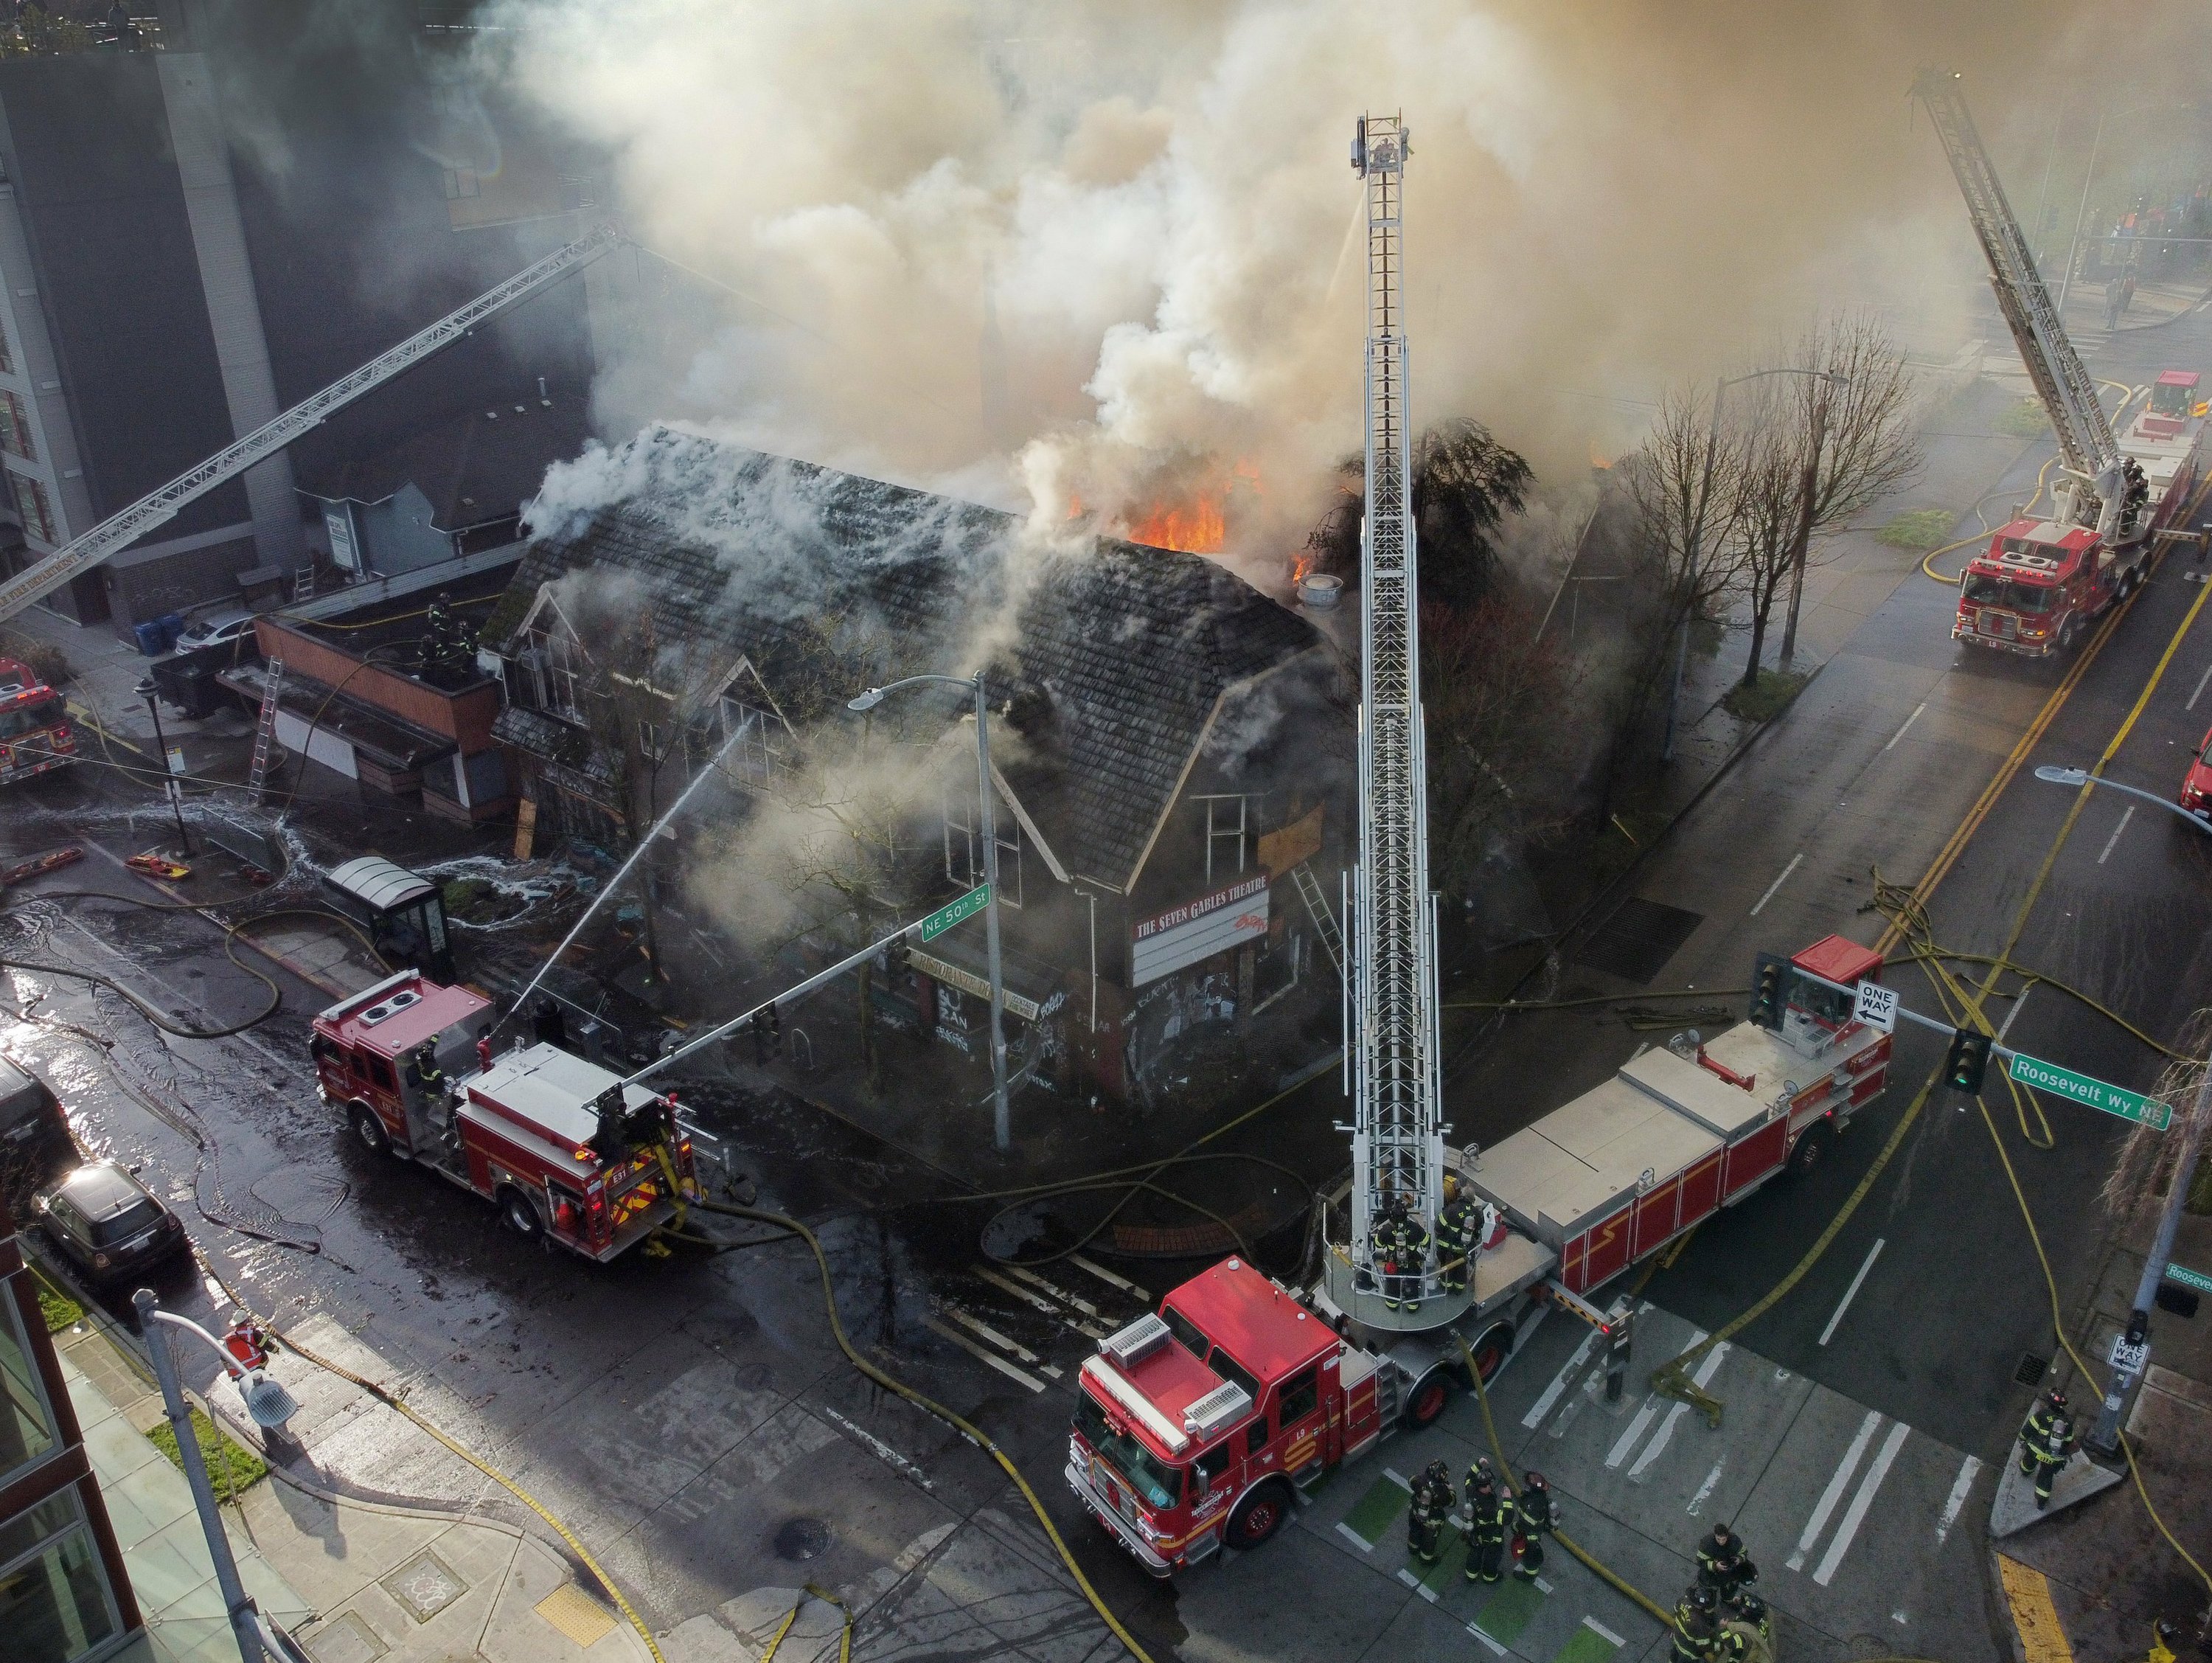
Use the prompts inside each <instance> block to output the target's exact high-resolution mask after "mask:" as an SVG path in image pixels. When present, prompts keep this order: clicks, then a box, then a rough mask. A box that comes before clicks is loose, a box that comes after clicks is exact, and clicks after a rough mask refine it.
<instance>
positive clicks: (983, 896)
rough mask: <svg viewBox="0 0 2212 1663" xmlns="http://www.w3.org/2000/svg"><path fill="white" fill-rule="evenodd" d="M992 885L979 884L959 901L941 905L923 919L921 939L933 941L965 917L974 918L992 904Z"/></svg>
mask: <svg viewBox="0 0 2212 1663" xmlns="http://www.w3.org/2000/svg"><path fill="white" fill-rule="evenodd" d="M990 899H991V886H990V885H988V884H977V885H976V886H975V888H973V889H971V890H969V892H967V893H966V894H965V895H963V896H962V897H961V898H960V899H958V900H957V901H951V902H948V903H946V904H945V905H943V906H940V907H939V908H938V909H937V911H934V912H933V913H931V914H930V915H929V916H928V917H927V918H924V919H923V920H922V921H921V939H922V940H923V941H935V940H936V939H937V938H938V937H939V936H940V935H943V934H945V931H946V930H948V929H951V928H952V926H953V925H955V924H957V923H959V922H960V921H961V920H962V919H963V918H972V917H975V915H976V914H977V913H978V912H981V911H982V910H983V909H984V907H986V906H987V905H989V904H990Z"/></svg>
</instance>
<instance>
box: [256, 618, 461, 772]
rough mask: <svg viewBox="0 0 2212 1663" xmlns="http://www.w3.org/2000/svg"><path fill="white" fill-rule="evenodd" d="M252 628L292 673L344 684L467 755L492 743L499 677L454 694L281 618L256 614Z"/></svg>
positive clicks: (266, 652) (353, 694) (266, 651)
mask: <svg viewBox="0 0 2212 1663" xmlns="http://www.w3.org/2000/svg"><path fill="white" fill-rule="evenodd" d="M253 629H254V633H255V635H256V636H257V637H258V638H259V643H260V648H261V653H262V656H263V657H264V658H281V659H283V661H284V668H285V670H286V671H287V672H288V673H297V674H300V675H304V676H312V677H313V679H315V680H317V681H319V682H322V683H324V684H325V685H329V686H332V687H336V686H338V685H341V684H343V686H344V688H345V693H346V697H349V698H352V699H358V700H359V701H360V702H361V703H362V704H368V705H371V706H373V707H374V708H375V709H377V710H384V711H386V712H389V713H390V714H391V715H392V716H398V717H399V718H400V719H401V720H402V721H404V722H413V723H414V724H415V725H416V727H417V728H428V729H429V730H430V731H431V732H432V733H434V734H444V735H445V736H446V737H447V738H448V739H450V740H453V742H454V744H456V745H458V746H459V747H460V750H461V753H462V754H463V755H464V756H474V755H475V754H476V753H477V752H479V751H482V750H485V749H487V748H488V747H489V746H490V744H491V742H492V739H491V724H492V719H493V718H494V717H495V716H498V715H499V684H498V683H497V682H495V681H482V682H478V683H477V685H474V686H472V687H464V688H462V689H461V690H460V691H459V692H450V693H449V692H447V691H445V690H444V689H442V688H439V687H430V686H426V685H423V684H422V682H419V681H417V680H416V679H414V678H412V677H411V676H406V675H402V674H400V673H398V671H396V670H387V669H386V668H385V667H383V666H381V665H378V664H368V665H364V664H363V663H362V661H361V660H360V659H358V658H356V657H355V656H354V655H352V654H351V653H349V652H345V651H343V650H342V649H339V648H337V647H333V646H331V645H330V644H329V643H327V642H324V641H319V640H317V639H315V637H313V636H309V635H303V634H301V632H300V631H299V630H295V629H291V628H289V627H288V626H287V625H286V624H284V623H283V622H282V621H281V620H279V619H277V618H256V619H255V620H254V621H253ZM349 678H350V679H349Z"/></svg>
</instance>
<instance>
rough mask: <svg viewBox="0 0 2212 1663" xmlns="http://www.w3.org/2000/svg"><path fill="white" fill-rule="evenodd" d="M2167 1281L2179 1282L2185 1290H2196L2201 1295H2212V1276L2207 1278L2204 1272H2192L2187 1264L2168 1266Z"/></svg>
mask: <svg viewBox="0 0 2212 1663" xmlns="http://www.w3.org/2000/svg"><path fill="white" fill-rule="evenodd" d="M2166 1280H2167V1281H2168V1282H2179V1283H2180V1284H2181V1285H2182V1286H2183V1287H2184V1288H2195V1289H2196V1290H2197V1292H2198V1293H2200V1294H2212V1276H2206V1275H2205V1274H2204V1273H2203V1271H2202V1270H2191V1269H2190V1268H2189V1267H2188V1266H2187V1265H2185V1264H2169V1265H2167V1266H2166Z"/></svg>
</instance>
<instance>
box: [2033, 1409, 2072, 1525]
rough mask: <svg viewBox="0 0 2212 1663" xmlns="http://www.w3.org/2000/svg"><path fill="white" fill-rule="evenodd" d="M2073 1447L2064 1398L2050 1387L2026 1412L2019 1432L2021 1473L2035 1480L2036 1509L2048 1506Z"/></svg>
mask: <svg viewBox="0 0 2212 1663" xmlns="http://www.w3.org/2000/svg"><path fill="white" fill-rule="evenodd" d="M2073 1447H2074V1417H2073V1416H2072V1415H2071V1414H2069V1412H2068V1410H2067V1406H2066V1394H2065V1393H2064V1392H2061V1391H2060V1390H2059V1389H2058V1388H2057V1386H2053V1387H2051V1390H2050V1391H2048V1392H2045V1393H2044V1395H2043V1398H2042V1401H2041V1402H2039V1403H2038V1404H2036V1405H2035V1407H2034V1408H2033V1409H2032V1410H2028V1414H2027V1425H2025V1426H2023V1427H2022V1428H2021V1429H2020V1470H2021V1472H2022V1473H2023V1474H2027V1475H2033V1477H2034V1479H2035V1505H2036V1506H2037V1507H2038V1508H2043V1507H2047V1506H2049V1505H2050V1502H2051V1485H2052V1483H2055V1482H2056V1481H2057V1477H2058V1475H2059V1473H2060V1471H2063V1469H2064V1467H2065V1465H2066V1458H2067V1456H2068V1455H2069V1454H2070V1453H2072V1452H2073Z"/></svg>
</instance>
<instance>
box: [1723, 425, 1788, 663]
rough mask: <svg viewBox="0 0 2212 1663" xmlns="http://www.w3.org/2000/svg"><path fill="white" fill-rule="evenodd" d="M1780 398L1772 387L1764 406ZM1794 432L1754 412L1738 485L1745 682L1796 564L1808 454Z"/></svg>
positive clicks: (1760, 654) (1737, 578)
mask: <svg viewBox="0 0 2212 1663" xmlns="http://www.w3.org/2000/svg"><path fill="white" fill-rule="evenodd" d="M1779 402H1780V401H1779V400H1778V399H1775V398H1774V396H1773V395H1772V394H1771V393H1768V394H1767V395H1766V396H1765V397H1763V398H1761V399H1759V400H1758V408H1759V411H1760V412H1761V413H1763V412H1765V411H1771V410H1772V409H1773V407H1774V406H1775V405H1777V404H1778V403H1779ZM1793 438H1794V436H1793V435H1792V434H1791V433H1790V430H1789V429H1786V428H1785V427H1784V426H1783V425H1781V424H1780V423H1766V422H1763V421H1760V420H1759V417H1758V415H1757V414H1754V416H1753V437H1752V439H1751V440H1750V441H1749V442H1748V443H1747V446H1746V448H1745V452H1744V457H1743V464H1742V468H1741V472H1740V473H1739V475H1738V478H1737V481H1736V485H1735V498H1736V501H1735V556H1734V566H1735V583H1736V588H1737V590H1738V592H1739V593H1741V594H1742V595H1743V597H1744V599H1745V601H1746V603H1747V606H1748V607H1749V609H1750V612H1751V652H1750V655H1749V656H1748V657H1747V659H1746V660H1745V661H1744V667H1743V685H1745V686H1747V687H1751V686H1755V685H1758V682H1759V660H1760V659H1761V658H1762V657H1763V656H1764V655H1765V649H1766V628H1767V624H1769V622H1770V621H1771V619H1772V618H1773V616H1774V603H1775V600H1777V598H1778V596H1779V595H1780V594H1781V591H1782V584H1783V580H1784V579H1785V578H1786V577H1788V576H1789V575H1790V570H1792V568H1793V566H1794V564H1795V559H1794V556H1795V553H1796V546H1797V531H1798V526H1799V523H1800V521H1802V518H1803V511H1804V477H1805V475H1804V457H1803V455H1802V453H1801V452H1800V451H1799V450H1798V448H1797V447H1796V444H1795V443H1794V442H1793Z"/></svg>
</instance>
